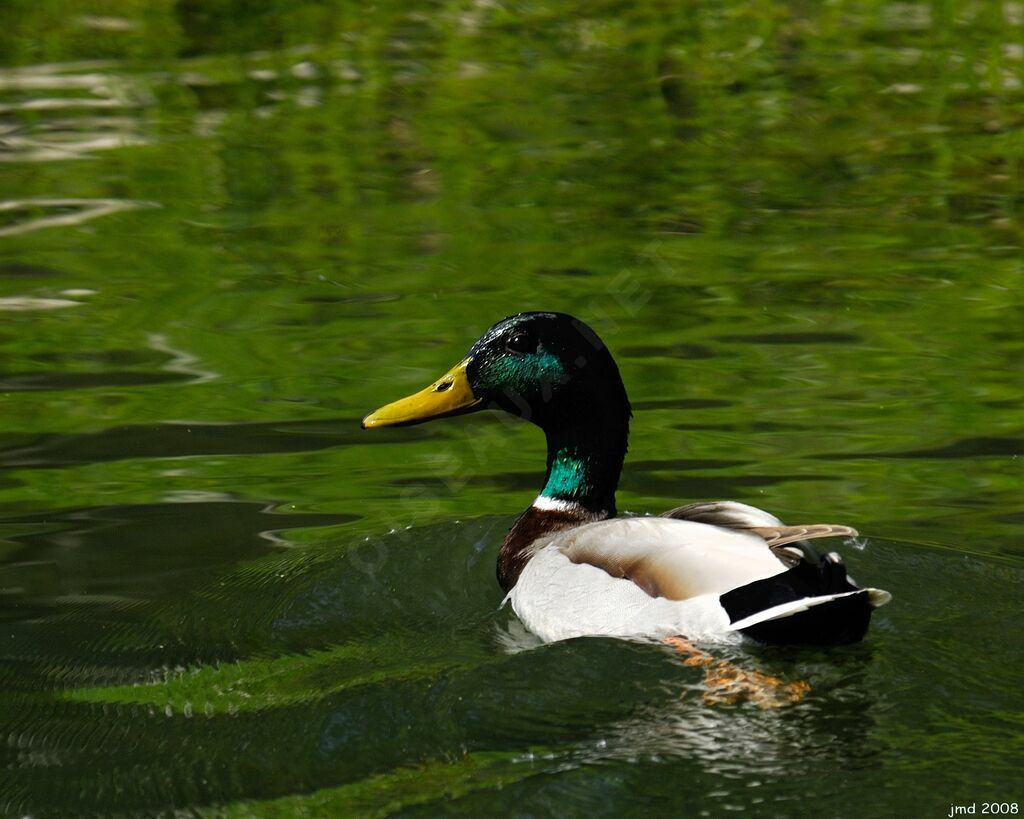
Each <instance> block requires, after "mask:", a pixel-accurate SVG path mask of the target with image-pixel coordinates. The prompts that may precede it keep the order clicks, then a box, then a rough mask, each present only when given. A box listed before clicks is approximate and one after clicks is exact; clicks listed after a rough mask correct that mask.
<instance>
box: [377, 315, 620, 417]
mask: <svg viewBox="0 0 1024 819" xmlns="http://www.w3.org/2000/svg"><path fill="white" fill-rule="evenodd" d="M487 408H491V409H501V410H504V411H506V412H509V413H512V414H513V415H518V416H520V417H522V418H525V419H526V420H528V421H532V422H533V423H535V424H537V426H539V427H541V428H543V429H545V430H548V429H554V428H559V427H565V426H574V425H579V424H586V423H587V422H588V419H590V418H592V417H593V416H595V415H601V416H606V415H608V414H613V415H615V414H617V415H619V416H621V417H622V418H623V419H624V421H627V422H628V418H629V402H628V400H627V398H626V390H625V388H624V387H623V385H622V378H621V377H620V376H619V370H618V367H616V366H615V361H614V360H613V359H612V357H611V354H610V353H609V352H608V349H607V348H606V347H605V346H604V343H603V342H602V341H601V339H600V338H598V336H597V334H596V333H595V332H594V331H593V330H591V329H590V328H589V327H588V326H587V325H586V324H584V323H583V322H582V321H580V320H579V319H576V318H573V317H572V316H570V315H567V314H565V313H519V314H518V315H515V316H510V317H509V318H506V319H504V320H503V321H499V322H498V323H497V324H495V325H494V326H493V327H491V328H490V329H489V330H488V331H487V332H486V333H484V334H483V335H482V336H481V337H480V339H479V340H478V341H477V342H476V343H475V344H474V345H473V347H472V348H471V349H470V351H469V353H468V354H467V355H466V357H465V358H464V359H463V360H462V361H461V362H460V363H459V364H457V365H456V366H455V367H453V368H452V369H451V370H450V371H449V372H447V373H445V374H444V375H443V376H442V377H441V378H439V379H438V380H437V381H435V382H434V383H433V384H431V385H430V386H429V387H427V388H426V389H425V390H422V391H420V392H419V393H416V394H415V395H411V396H409V397H408V398H403V399H402V400H400V401H396V402H394V403H393V404H388V405H387V406H385V407H382V408H381V409H379V410H377V411H376V412H374V413H372V414H370V415H368V416H367V417H366V418H365V419H364V420H363V426H364V427H367V428H368V427H378V426H398V425H405V424H416V423H420V422H422V421H427V420H430V419H432V418H438V417H442V416H447V415H456V414H462V413H464V412H473V411H476V410H480V409H487Z"/></svg>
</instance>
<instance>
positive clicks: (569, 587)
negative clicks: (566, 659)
mask: <svg viewBox="0 0 1024 819" xmlns="http://www.w3.org/2000/svg"><path fill="white" fill-rule="evenodd" d="M481 409H501V410H504V411H505V412H509V413H512V414H513V415H518V416H521V417H522V418H525V419H526V420H528V421H531V422H533V423H534V424H536V425H537V426H539V427H540V428H541V429H542V430H544V433H545V435H546V436H547V444H548V458H547V476H546V479H545V482H544V488H543V489H542V490H541V493H540V495H538V496H537V498H536V500H534V501H533V504H532V505H531V506H530V507H529V508H528V509H527V510H526V511H525V512H523V514H522V515H520V516H519V518H518V519H517V520H516V522H515V524H514V525H513V526H512V528H511V529H510V530H509V533H508V536H507V537H506V538H505V542H504V544H503V545H502V547H501V552H500V555H499V558H498V581H499V582H500V583H501V585H502V587H503V588H504V589H505V591H506V592H508V597H507V599H508V600H509V601H511V604H512V608H513V609H514V610H515V612H516V614H517V615H519V618H520V619H521V620H522V621H523V623H524V625H525V626H526V627H527V628H528V629H530V630H531V631H532V632H534V633H535V634H537V635H538V636H539V637H541V638H542V639H543V640H547V641H551V640H561V639H565V638H567V637H577V636H583V635H607V636H614V637H652V638H666V637H672V636H676V635H680V636H685V637H686V638H688V639H690V640H709V639H714V640H720V639H723V638H725V639H730V638H731V639H740V635H747V636H749V637H752V638H754V639H756V640H760V641H762V642H769V643H792V644H814V645H826V644H837V643H850V642H856V641H857V640H860V639H861V638H862V637H863V636H864V634H865V632H866V631H867V627H868V621H869V620H870V618H871V611H872V609H874V608H877V607H878V606H881V605H883V604H885V603H887V602H888V601H889V599H890V595H889V594H888V592H884V591H881V590H879V589H870V588H869V589H862V588H859V587H858V586H856V585H855V584H854V583H853V582H852V581H851V580H850V578H849V576H848V575H847V574H846V568H845V566H844V565H843V561H842V559H841V558H840V557H839V556H838V555H837V554H835V553H832V554H828V555H826V556H825V557H823V558H822V557H819V556H818V555H817V554H816V553H815V552H814V550H813V549H812V548H811V547H810V545H809V544H808V543H807V541H808V540H811V539H813V538H820V537H835V536H853V535H856V534H857V533H856V532H855V531H854V530H853V529H851V528H850V527H848V526H834V525H829V524H814V525H809V526H785V525H783V523H782V521H780V520H779V519H778V518H776V517H774V516H773V515H770V514H768V513H767V512H764V511H762V510H760V509H757V508H755V507H753V506H747V505H746V504H743V503H736V502H733V501H719V502H712V503H696V504H691V505H689V506H681V507H679V508H677V509H673V510H671V511H670V512H666V513H665V514H664V515H662V516H660V517H626V518H616V517H615V488H616V486H617V485H618V482H619V473H620V472H621V470H622V461H623V458H624V457H625V454H626V441H627V438H628V435H629V419H630V416H631V411H630V406H629V400H628V399H627V397H626V390H625V387H624V386H623V385H622V378H621V377H620V376H619V370H618V367H616V366H615V361H614V360H613V359H612V356H611V354H610V353H609V352H608V350H607V348H606V347H605V346H604V344H603V343H602V342H601V340H600V339H599V338H598V337H597V334H596V333H594V331H593V330H591V329H590V328H589V327H588V326H587V325H586V324H584V323H583V322H582V321H580V320H579V319H575V318H573V317H572V316H569V315H565V314H564V313H520V314H519V315H516V316H512V317H510V318H507V319H505V320H504V321H500V322H498V323H497V324H495V325H494V326H493V327H491V329H490V330H488V331H487V332H486V333H484V335H483V336H481V338H480V339H479V340H478V341H477V342H476V344H474V345H473V347H472V349H470V351H469V354H468V355H467V356H466V357H465V358H464V359H463V360H462V361H460V362H459V363H458V364H456V365H455V367H453V368H452V369H451V370H449V371H448V372H447V373H445V374H444V375H443V376H441V378H439V379H438V380H437V381H435V382H434V383H433V384H431V385H430V386H429V387H427V388H426V389H424V390H422V391H420V392H418V393H416V394H415V395H411V396H409V397H407V398H403V399H401V400H400V401H395V402H394V403H392V404H388V405H386V406H384V407H381V408H380V409H378V410H377V411H376V412H373V413H371V414H370V415H368V416H366V418H364V419H363V424H362V425H363V428H364V429H369V428H372V427H385V426H399V425H405V424H417V423H420V422H421V421H427V420H429V419H431V418H440V417H443V416H447V415H457V414H462V413H466V412H475V411H477V410H481Z"/></svg>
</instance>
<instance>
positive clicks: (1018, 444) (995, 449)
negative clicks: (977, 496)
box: [811, 437, 1024, 461]
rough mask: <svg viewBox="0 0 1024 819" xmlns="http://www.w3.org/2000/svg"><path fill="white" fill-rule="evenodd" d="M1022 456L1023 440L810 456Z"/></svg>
mask: <svg viewBox="0 0 1024 819" xmlns="http://www.w3.org/2000/svg"><path fill="white" fill-rule="evenodd" d="M1020 455H1024V438H1002V437H992V438H988V437H976V438H961V439H959V440H957V441H953V442H952V443H950V444H945V445H944V446H937V447H929V448H924V449H906V450H897V451H892V452H838V453H832V454H826V455H812V456H811V457H813V458H817V459H821V460H829V461H842V460H847V461H849V460H858V459H861V458H894V459H897V458H900V459H902V458H908V459H911V458H929V459H931V458H986V457H1016V456H1020Z"/></svg>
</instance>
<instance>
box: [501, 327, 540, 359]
mask: <svg viewBox="0 0 1024 819" xmlns="http://www.w3.org/2000/svg"><path fill="white" fill-rule="evenodd" d="M536 346H537V345H536V344H535V343H534V341H533V339H532V338H530V334H529V333H523V332H520V333H516V334H515V335H514V336H512V338H510V339H509V340H508V342H507V343H506V344H505V347H506V348H507V349H508V351H509V352H512V353H521V354H525V353H532V352H533V351H534V348H535V347H536Z"/></svg>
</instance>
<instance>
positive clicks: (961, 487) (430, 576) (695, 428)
mask: <svg viewBox="0 0 1024 819" xmlns="http://www.w3.org/2000/svg"><path fill="white" fill-rule="evenodd" d="M1022 41H1024V12H1022V11H1021V9H1020V7H1019V5H1018V4H1014V3H1006V4H1002V5H999V4H988V5H985V4H980V5H969V4H956V3H954V4H947V5H945V6H932V5H925V4H914V3H876V2H872V3H852V2H838V3H831V4H826V5H824V6H821V7H816V6H813V5H810V6H808V5H801V4H786V5H779V4H759V3H750V4H726V3H704V4H700V5H699V7H690V6H680V7H675V6H672V7H670V6H665V5H663V4H657V3H632V4H628V5H626V4H621V3H598V4H597V5H594V4H575V5H574V4H571V3H570V4H568V5H563V6H559V7H557V8H556V7H555V6H547V5H544V4H534V3H526V4H520V5H515V6H510V5H502V4H490V3H455V4H451V3H448V4H441V3H423V4H419V5H417V6H416V7H414V8H412V9H409V8H407V7H406V5H405V4H398V3H389V2H385V3H379V4H377V5H376V6H375V7H374V8H373V9H372V10H369V11H367V10H361V11H358V12H357V11H354V10H349V9H348V7H347V5H346V4H343V3H340V2H338V3H334V2H332V3H324V4H319V3H318V4H314V3H304V2H300V3H270V4H266V8H265V10H264V11H262V12H260V13H256V12H253V11H252V10H251V9H250V8H249V7H248V5H246V4H241V3H235V2H228V1H227V0H226V1H225V2H218V3H209V4H207V3H204V4H196V3H180V4H173V3H170V2H162V3H147V4H136V3H127V4H126V3H120V4H112V3H101V4H98V5H95V6H89V7H86V5H85V4H84V3H80V2H76V0H62V2H58V3H55V4H50V5H48V6H46V8H45V9H44V8H40V9H38V10H35V9H28V7H27V6H25V7H22V6H20V5H16V6H14V7H11V8H7V9H4V10H0V61H2V63H3V67H2V68H0V402H2V406H3V417H4V425H3V429H2V430H0V587H2V597H0V617H2V620H3V628H2V629H0V640H3V662H2V664H0V686H2V690H0V726H2V728H3V730H2V732H0V736H2V738H3V745H2V753H3V758H4V766H3V771H2V773H0V812H3V813H5V814H7V813H9V814H12V815H22V814H30V815H34V816H51V815H52V816H65V815H70V814H81V813H86V812H93V813H99V814H107V813H114V812H121V813H125V812H127V813H150V814H152V813H159V812H169V811H172V810H179V809H180V810H186V811H188V810H190V811H194V812H197V813H201V814H208V815H239V816H249V815H279V816H292V815H310V816H320V815H325V814H328V815H330V814H338V815H364V814H365V815H389V814H392V813H395V814H401V815H424V816H432V815H437V814H438V813H441V812H451V813H456V814H459V813H461V814H465V815H472V816H479V815H484V814H489V813H490V814H493V813H503V814H509V815H534V816H544V815H555V814H565V813H568V814H570V815H577V814H580V815H582V814H587V815H608V816H613V815H614V816H620V815H633V814H645V815H650V814H652V813H653V814H655V815H658V814H679V813H686V814H690V815H692V814H695V813H696V814H700V813H701V812H706V813H707V814H710V815H717V814H719V813H721V812H723V811H726V810H730V809H737V808H738V809H746V810H747V811H748V812H750V813H751V814H753V815H766V816H774V815H800V814H804V813H813V814H816V815H820V813H822V812H825V813H827V814H829V815H837V816H861V815H928V816H946V815H948V813H949V806H950V804H951V803H955V804H970V803H972V802H978V803H980V802H982V801H1003V802H1013V801H1017V802H1018V803H1019V802H1020V800H1021V799H1022V797H1024V794H1022V792H1021V790H1020V775H1019V770H1020V768H1021V766H1022V764H1024V748H1022V743H1021V736H1022V735H1024V734H1022V729H1024V700H1022V698H1021V695H1020V691H1021V690H1022V688H1024V673H1022V668H1021V661H1020V657H1021V656H1022V651H1024V638H1022V636H1021V630H1020V628H1019V611H1020V600H1021V596H1022V593H1024V543H1022V541H1021V537H1020V527H1021V523H1022V522H1024V508H1022V492H1021V485H1022V483H1021V481H1022V477H1024V474H1022V465H1024V459H1022V458H1021V452H1022V450H1024V411H1022V408H1021V402H1020V392H1021V365H1022V353H1024V337H1022V334H1021V332H1020V329H1019V328H1020V326H1021V324H1022V318H1024V315H1022V313H1024V310H1022V306H1024V304H1022V297H1021V292H1022V282H1021V274H1022V263H1021V258H1022V256H1021V249H1022V243H1024V242H1022V239H1024V227H1022V223H1021V219H1020V213H1021V207H1022V205H1024V185H1022V176H1021V173H1022V172H1021V164H1020V156H1021V155H1022V152H1024V140H1022V136H1021V135H1022V133H1024V131H1022V126H1024V116H1022V111H1024V90H1022V87H1021V82H1020V79H1019V77H1020V74H1021V70H1022V68H1024V66H1022V61H1024V51H1022V48H1021V43H1022ZM530 309H550V310H562V311H566V312H571V313H574V314H576V315H578V316H580V317H581V318H583V319H585V320H586V321H588V322H589V323H591V324H592V325H593V326H594V327H595V329H597V331H598V332H599V333H600V334H601V335H602V336H603V338H604V339H605V341H606V342H607V343H608V345H609V347H610V348H611V349H612V351H613V353H614V354H615V355H616V357H617V360H618V362H619V365H620V368H621V370H622V373H623V377H624V380H625V382H626V385H627V388H628V389H629V392H630V396H631V399H632V401H633V406H634V419H633V435H632V439H631V448H630V454H629V458H628V460H627V465H626V470H625V472H624V474H623V480H622V486H621V491H620V496H619V503H620V507H622V508H624V509H626V510H629V511H632V512H637V513H642V512H646V511H655V512H656V511H660V510H663V509H666V508H669V507H671V506H674V505H677V504H679V503H681V502H684V501H688V500H696V499H712V498H732V499H736V500H741V501H745V502H749V503H755V504H758V505H763V506H765V507H766V508H768V509H770V510H771V511H773V512H775V513H776V514H778V515H779V516H780V517H782V518H783V519H786V520H788V521H791V522H816V521H828V522H836V523H846V524H850V525H852V526H855V527H856V528H857V529H859V530H860V531H861V533H862V538H860V539H859V540H858V541H857V542H855V543H847V544H845V545H844V546H841V550H842V551H843V553H844V556H845V557H846V559H847V561H848V562H849V564H850V566H851V573H852V574H853V575H854V577H856V578H857V579H858V580H860V581H862V582H870V583H871V584H873V585H878V586H881V587H883V588H886V589H888V590H889V591H891V592H892V593H893V594H894V597H895V600H894V603H893V604H892V605H891V606H889V607H887V608H885V609H882V610H880V611H879V612H878V613H877V614H876V616H875V619H874V623H873V628H872V631H871V633H870V635H869V638H868V640H867V641H866V642H865V643H863V644H862V645H858V646H854V647H849V648H843V649H838V650H835V651H829V652H817V651H803V650H800V651H798V650H778V649H772V650H769V649H764V648H757V647H753V646H746V647H741V648H735V649H730V650H729V651H728V652H727V654H726V655H725V656H727V658H728V659H730V660H732V661H734V662H736V663H739V664H740V665H744V666H747V667H751V668H753V667H757V668H761V669H764V670H766V671H768V672H770V673H774V674H778V675H780V676H782V677H784V678H786V679H804V680H807V681H808V682H809V683H810V684H811V687H812V688H811V693H810V694H809V695H808V697H807V698H806V699H804V700H803V701H802V702H800V703H799V704H797V705H795V706H792V707H789V708H784V709H779V710H772V711H762V710H759V709H758V708H756V707H755V706H753V705H749V704H748V705H737V706H733V707H715V708H709V707H707V706H705V705H703V703H702V701H701V691H702V688H701V680H702V674H701V672H700V671H699V669H694V668H689V667H686V666H683V665H682V664H681V662H680V660H679V658H678V657H676V656H674V655H673V653H672V652H671V651H670V650H668V649H665V648H662V647H659V646H652V645H641V644H631V643H625V642H621V641H612V640H592V639H591V640H574V641H569V642H566V643H562V644H558V645H551V646H545V647H536V646H535V645H533V644H532V643H531V641H530V640H529V637H528V635H525V634H523V633H522V630H521V627H519V626H518V624H517V623H516V621H515V619H514V617H513V616H512V615H511V614H510V613H509V612H508V611H507V610H506V609H502V608H500V603H501V598H502V595H501V592H500V590H499V589H498V587H497V585H496V583H495V580H494V563H495V558H496V552H497V547H498V545H499V543H500V541H501V538H502V537H503V535H504V532H505V530H506V529H507V527H508V526H509V525H510V523H511V521H512V520H513V518H514V515H515V514H516V513H517V512H518V511H519V510H521V509H522V508H523V507H524V506H525V505H526V504H527V503H528V502H529V500H530V499H531V498H532V496H533V493H534V492H535V491H536V489H537V487H538V486H539V484H540V481H541V475H540V470H541V469H542V466H543V456H544V453H543V442H542V440H541V436H540V434H539V433H538V432H537V431H536V430H535V429H532V428H530V427H528V426H526V425H523V424H519V423H517V422H512V421H509V420H505V419H500V418H498V417H496V416H493V415H487V414H482V415H478V416H472V417H466V418H458V419H451V420H449V421H445V422H442V423H439V424H435V425H428V426H424V427H417V428H411V429H404V430H389V431H380V432H375V433H364V432H362V431H360V430H359V428H358V422H359V419H360V418H361V417H362V415H363V414H365V413H366V412H367V411H368V410H370V409H372V408H374V407H376V406H378V405H380V404H381V403H383V402H385V401H389V400H392V399H393V398H395V397H398V396H400V395H403V394H406V393H408V392H409V391H411V390H413V389H418V388H420V387H422V386H424V385H425V384H426V383H428V382H429V381H431V380H432V379H433V378H435V377H436V376H437V375H439V374H440V373H441V372H443V371H444V370H445V369H447V368H448V367H449V366H450V365H451V364H453V363H455V362H456V361H457V360H458V359H459V358H461V356H462V355H463V353H464V352H465V350H466V349H467V348H468V347H469V345H470V344H471V343H472V342H473V341H474V340H475V338H476V337H477V336H478V335H479V334H480V333H481V332H482V331H483V330H484V329H486V327H487V326H489V325H490V324H491V323H493V322H494V321H495V320H497V319H500V318H502V317H504V316H505V315H508V314H511V313H515V312H519V311H521V310H530ZM822 806H827V807H822Z"/></svg>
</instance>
